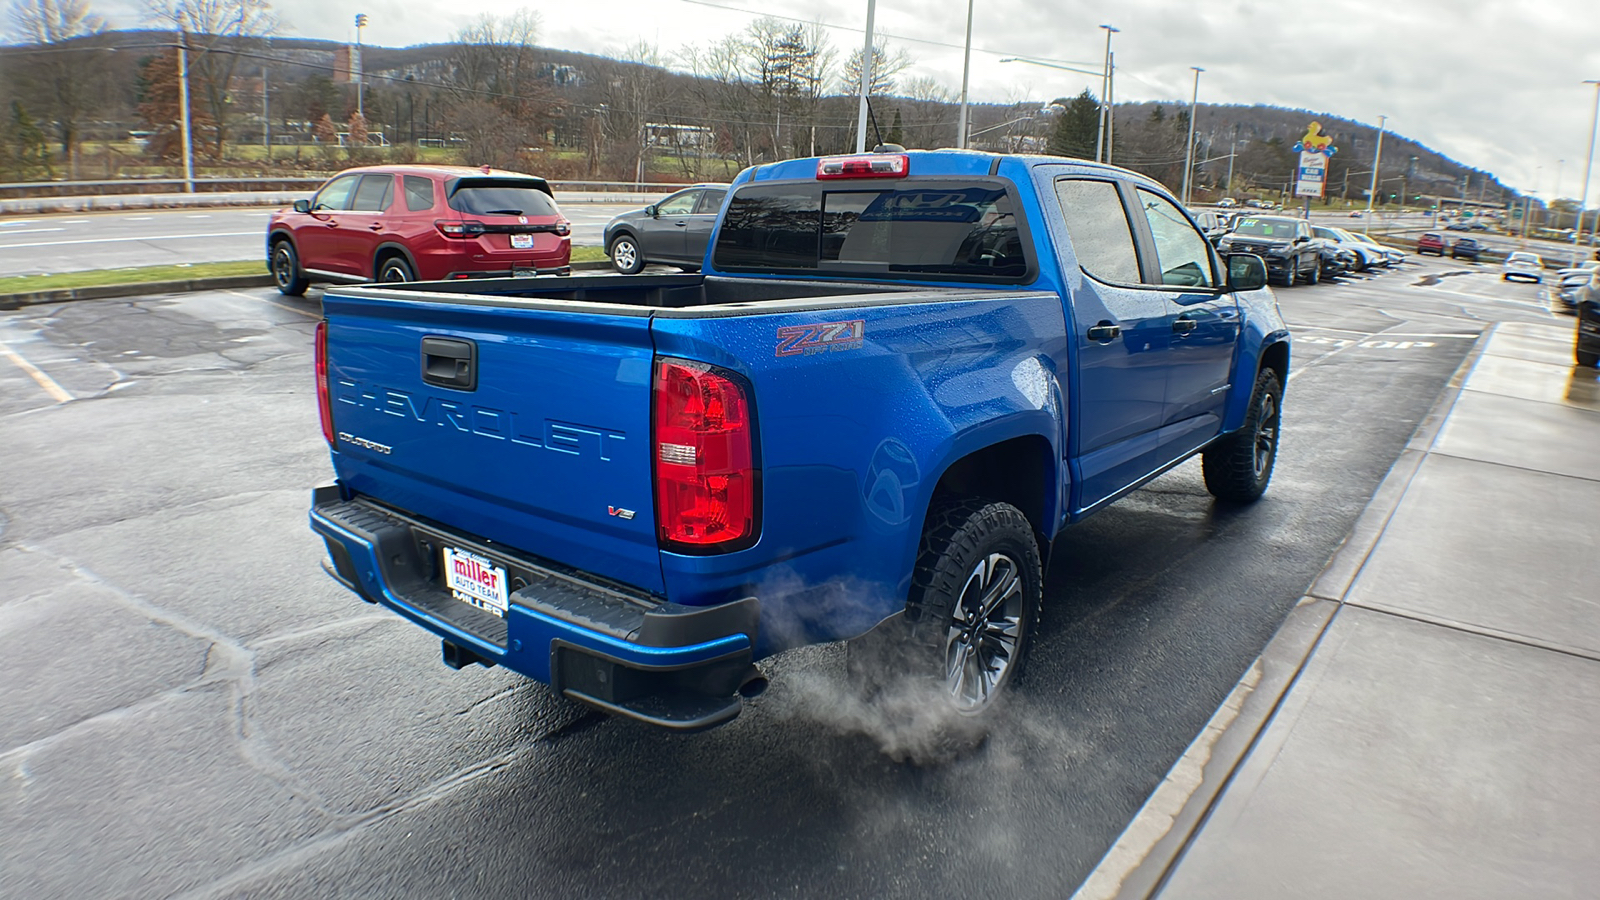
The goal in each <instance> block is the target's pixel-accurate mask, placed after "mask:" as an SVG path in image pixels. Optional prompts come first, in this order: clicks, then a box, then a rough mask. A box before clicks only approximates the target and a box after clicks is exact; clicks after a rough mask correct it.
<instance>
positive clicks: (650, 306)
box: [328, 274, 1026, 318]
mask: <svg viewBox="0 0 1600 900" xmlns="http://www.w3.org/2000/svg"><path fill="white" fill-rule="evenodd" d="M328 290H329V293H337V294H348V295H350V296H353V297H381V298H383V299H386V300H402V301H404V300H409V301H412V302H418V303H449V304H459V305H463V306H504V307H514V308H523V309H552V308H555V309H562V310H568V311H588V312H604V313H610V314H613V315H636V316H651V315H654V316H664V317H668V318H692V317H701V316H718V315H723V316H726V315H742V314H749V313H752V312H760V313H774V312H799V311H803V310H808V309H826V308H830V307H843V306H876V305H884V304H891V303H916V302H943V301H948V300H951V299H953V298H955V297H959V296H961V295H964V294H972V295H976V296H983V297H990V298H997V299H998V298H1002V297H1011V296H1015V295H1016V294H1017V293H1019V292H1015V291H1013V292H1007V291H1005V290H996V289H995V288H993V287H989V286H984V287H977V286H974V287H973V288H952V287H929V286H926V285H914V284H892V283H882V282H877V283H873V282H856V281H828V280H820V279H810V280H806V281H800V280H790V279H778V278H728V277H719V276H715V275H699V274H683V275H635V276H629V277H619V276H615V275H582V276H573V277H555V276H550V277H541V278H473V279H460V280H455V281H414V282H407V283H400V284H384V285H368V286H363V287H353V288H352V287H336V288H329V289H328ZM1021 293H1026V292H1021ZM552 301H554V302H552ZM574 304H578V305H579V306H577V307H575V306H574ZM586 305H594V306H591V308H589V309H587V310H583V309H582V306H586Z"/></svg>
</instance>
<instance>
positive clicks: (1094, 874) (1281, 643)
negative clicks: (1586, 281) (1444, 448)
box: [1072, 326, 1497, 900]
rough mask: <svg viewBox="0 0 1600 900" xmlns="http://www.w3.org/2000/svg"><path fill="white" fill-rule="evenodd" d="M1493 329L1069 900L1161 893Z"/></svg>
mask: <svg viewBox="0 0 1600 900" xmlns="http://www.w3.org/2000/svg"><path fill="white" fill-rule="evenodd" d="M1496 327H1497V326H1496ZM1494 331H1495V327H1490V328H1489V329H1487V330H1485V331H1484V332H1483V334H1481V335H1479V336H1478V340H1477V342H1476V343H1475V344H1473V347H1472V349H1471V350H1469V351H1468V352H1467V355H1466V357H1465V358H1464V359H1462V361H1461V364H1460V365H1459V366H1457V367H1456V371H1455V373H1454V374H1453V375H1451V377H1450V380H1449V381H1448V382H1447V383H1446V384H1445V387H1444V389H1443V390H1441V391H1440V392H1439V396H1438V398H1437V399H1435V400H1434V403H1433V406H1432V407H1431V408H1430V409H1429V411H1428V413H1427V415H1425V416H1423V418H1422V421H1421V422H1420V423H1419V424H1418V425H1417V429H1416V431H1414V432H1413V433H1412V436H1411V438H1410V440H1408V441H1407V443H1406V446H1405V449H1403V450H1402V451H1401V453H1400V456H1399V457H1398V458H1397V459H1396V460H1395V463H1394V465H1392V466H1390V468H1389V471H1388V473H1387V474H1386V475H1384V477H1383V481H1381V482H1379V484H1378V487H1377V489H1376V490H1375V491H1373V494H1372V499H1371V500H1369V501H1368V503H1367V507H1366V509H1365V510H1363V511H1362V513H1361V515H1360V516H1358V517H1357V518H1356V521H1355V524H1354V525H1352V526H1351V528H1350V533H1349V534H1348V535H1346V536H1345V539H1344V542H1343V543H1341V544H1340V545H1339V547H1338V548H1337V549H1336V550H1334V552H1333V555H1332V557H1330V558H1329V560H1328V563H1327V565H1325V566H1324V567H1323V569H1322V572H1321V573H1320V574H1319V575H1318V576H1317V577H1316V578H1315V579H1314V580H1313V581H1312V583H1311V586H1310V587H1309V588H1307V590H1306V595H1305V596H1304V597H1302V598H1301V600H1300V602H1299V603H1298V604H1296V605H1295V607H1294V608H1293V609H1292V610H1290V611H1289V615H1288V616H1287V617H1286V618H1285V619H1284V622H1283V624H1282V625H1281V626H1279V628H1278V631H1277V632H1276V633H1275V634H1274V635H1273V636H1272V640H1270V641H1268V642H1267V645H1266V647H1264V648H1262V651H1261V654H1260V655H1259V656H1258V657H1256V659H1255V661H1254V662H1253V663H1252V664H1251V665H1250V668H1248V669H1247V670H1245V673H1244V675H1243V676H1241V677H1240V679H1239V681H1238V682H1237V683H1236V684H1235V685H1234V688H1233V690H1232V691H1231V692H1230V693H1229V694H1228V697H1227V699H1226V700H1224V701H1223V703H1222V705H1221V706H1220V707H1219V708H1218V709H1217V711H1216V712H1215V713H1214V714H1213V715H1212V717H1211V719H1210V720H1209V721H1207V723H1206V726H1205V728H1203V729H1201V732H1200V734H1199V735H1197V736H1196V737H1195V739H1194V740H1193V741H1192V742H1191V743H1190V744H1189V746H1188V747H1187V748H1185V750H1184V752H1183V755H1182V756H1180V757H1179V758H1178V761H1177V762H1175V763H1173V765H1172V768H1171V769H1169V770H1168V771H1167V774H1166V775H1165V776H1164V777H1163V778H1162V781H1161V784H1159V785H1157V786H1156V789H1155V790H1154V791H1153V792H1152V793H1151V794H1150V797H1149V798H1148V799H1147V800H1145V802H1144V804H1143V805H1142V806H1141V807H1140V808H1139V811H1138V812H1137V813H1135V814H1134V817H1133V820H1132V821H1131V822H1129V823H1128V826H1127V827H1126V828H1124V829H1123V831H1122V833H1121V834H1119V835H1118V836H1117V839H1116V841H1114V842H1113V843H1112V844H1111V847H1110V848H1109V849H1108V850H1107V851H1106V853H1105V855H1104V856H1102V857H1101V858H1100V861H1099V862H1098V863H1097V864H1096V865H1095V867H1094V869H1093V870H1092V871H1091V872H1090V873H1089V876H1088V878H1086V879H1084V882H1083V884H1082V885H1081V886H1080V887H1079V888H1078V890H1077V891H1076V892H1075V893H1074V894H1073V895H1072V900H1113V898H1115V900H1134V898H1141V900H1142V898H1150V897H1154V896H1155V895H1156V894H1157V893H1158V892H1159V891H1160V890H1161V888H1162V886H1163V885H1164V884H1165V883H1166V880H1167V876H1168V875H1169V874H1170V873H1171V872H1172V870H1173V869H1174V868H1176V867H1177V865H1178V863H1179V862H1180V861H1181V859H1182V857H1183V854H1184V851H1186V850H1187V849H1188V847H1189V844H1190V842H1191V841H1192V840H1193V839H1194V837H1195V836H1196V835H1198V834H1199V833H1200V830H1201V829H1202V828H1204V827H1205V822H1206V819H1207V818H1208V817H1209V816H1210V814H1211V810H1212V807H1213V806H1214V805H1215V804H1216V802H1217V800H1218V799H1220V798H1221V796H1222V794H1223V792H1224V791H1226V790H1227V788H1228V786H1229V784H1230V783H1232V781H1233V777H1234V774H1235V773H1236V772H1237V771H1238V769H1239V767H1240V765H1242V764H1243V762H1244V760H1245V758H1246V757H1248V756H1249V755H1250V752H1251V750H1253V749H1254V748H1255V746H1256V743H1257V741H1258V739H1259V738H1260V737H1261V735H1262V733H1263V732H1265V731H1266V728H1267V725H1268V724H1269V723H1270V722H1271V721H1272V719H1273V717H1274V716H1275V715H1276V714H1277V711H1278V709H1279V707H1280V706H1281V705H1282V703H1283V701H1284V698H1285V697H1287V696H1288V695H1289V692H1290V690H1291V689H1292V688H1293V687H1294V685H1295V683H1296V682H1297V681H1298V680H1299V678H1300V674H1301V672H1302V671H1303V670H1304V669H1305V666H1306V663H1307V662H1308V661H1309V660H1310V659H1311V656H1312V654H1314V653H1315V652H1316V649H1317V646H1318V645H1319V644H1320V643H1321V640H1322V635H1323V633H1324V632H1325V631H1326V629H1327V627H1328V625H1329V624H1330V623H1332V621H1333V618H1334V616H1336V615H1337V614H1338V612H1339V609H1340V608H1341V607H1342V606H1343V597H1344V594H1345V593H1346V592H1347V591H1348V590H1349V589H1350V587H1351V585H1352V584H1353V583H1354V582H1355V579H1356V576H1357V575H1358V574H1359V573H1360V571H1361V569H1362V568H1363V567H1364V566H1365V565H1366V562H1367V558H1368V557H1369V556H1370V555H1371V553H1372V550H1373V548H1374V547H1376V545H1377V543H1378V541H1379V540H1380V539H1381V538H1382V537H1383V532H1384V530H1385V529H1386V528H1387V527H1388V524H1389V520H1390V518H1392V517H1393V515H1394V512H1395V510H1396V509H1397V508H1399V506H1400V501H1401V499H1402V498H1403V497H1404V496H1405V494H1406V490H1407V489H1408V488H1409V487H1410V486H1411V480H1412V478H1413V477H1414V476H1415V475H1416V473H1417V470H1418V469H1419V468H1420V467H1421V464H1422V457H1423V456H1425V455H1427V452H1428V450H1429V448H1430V447H1432V446H1433V442H1434V440H1435V438H1437V437H1438V434H1439V431H1440V429H1441V428H1442V427H1443V425H1444V422H1445V419H1446V418H1447V417H1448V416H1449V414H1450V411H1451V410H1452V409H1453V408H1454V407H1455V404H1456V400H1457V399H1458V398H1459V397H1460V396H1461V391H1462V387H1463V385H1464V384H1465V383H1466V380H1467V376H1468V375H1469V374H1471V372H1472V370H1473V369H1474V368H1476V367H1477V365H1478V360H1479V359H1480V358H1481V357H1482V356H1483V351H1484V348H1485V347H1487V346H1488V344H1489V338H1490V336H1491V335H1492V334H1493V333H1494Z"/></svg>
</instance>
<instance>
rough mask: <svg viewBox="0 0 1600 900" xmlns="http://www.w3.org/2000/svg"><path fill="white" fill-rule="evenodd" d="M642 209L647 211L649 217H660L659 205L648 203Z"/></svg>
mask: <svg viewBox="0 0 1600 900" xmlns="http://www.w3.org/2000/svg"><path fill="white" fill-rule="evenodd" d="M644 211H645V212H647V213H649V214H650V218H652V219H659V218H661V207H659V206H656V205H655V204H654V203H652V204H650V205H649V206H646V207H645V208H644Z"/></svg>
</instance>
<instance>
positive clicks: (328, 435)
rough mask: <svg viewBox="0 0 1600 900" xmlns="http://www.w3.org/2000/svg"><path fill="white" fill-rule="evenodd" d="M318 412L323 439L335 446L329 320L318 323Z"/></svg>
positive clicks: (329, 444)
mask: <svg viewBox="0 0 1600 900" xmlns="http://www.w3.org/2000/svg"><path fill="white" fill-rule="evenodd" d="M317 413H318V414H319V415H321V417H322V439H323V440H325V441H327V442H328V446H330V447H332V446H333V395H332V394H331V393H329V392H328V320H327V319H323V320H322V321H320V322H318V323H317Z"/></svg>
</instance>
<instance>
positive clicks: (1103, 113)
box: [1094, 25, 1122, 162]
mask: <svg viewBox="0 0 1600 900" xmlns="http://www.w3.org/2000/svg"><path fill="white" fill-rule="evenodd" d="M1100 27H1101V28H1104V29H1105V30H1106V64H1105V70H1104V74H1103V75H1102V76H1101V78H1100V128H1099V130H1098V131H1097V132H1096V134H1095V139H1094V161H1095V162H1105V159H1106V154H1105V149H1106V119H1107V118H1108V117H1110V115H1111V108H1110V107H1109V106H1107V105H1106V95H1107V94H1109V93H1111V36H1112V35H1113V34H1116V33H1117V32H1119V31H1121V30H1122V29H1120V28H1117V27H1115V26H1113V25H1101V26H1100Z"/></svg>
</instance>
